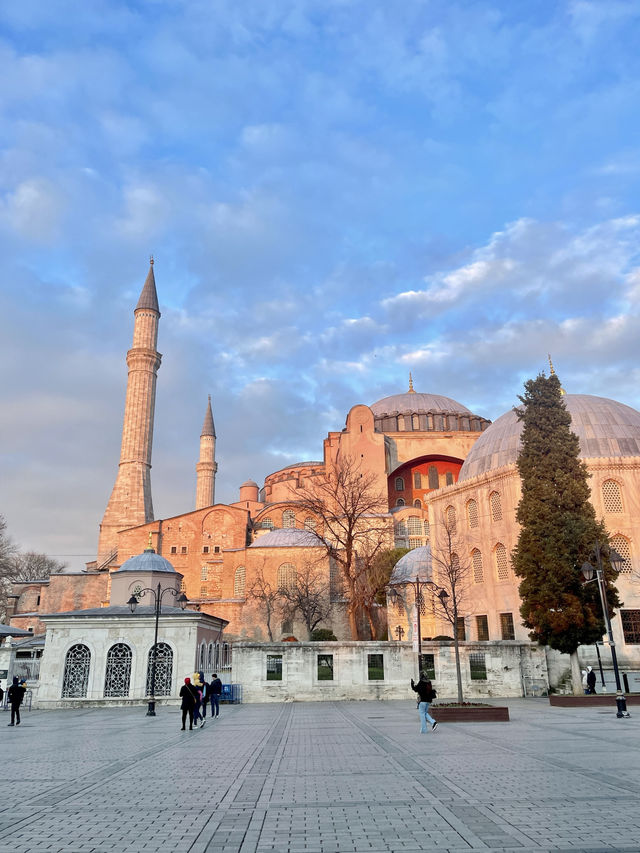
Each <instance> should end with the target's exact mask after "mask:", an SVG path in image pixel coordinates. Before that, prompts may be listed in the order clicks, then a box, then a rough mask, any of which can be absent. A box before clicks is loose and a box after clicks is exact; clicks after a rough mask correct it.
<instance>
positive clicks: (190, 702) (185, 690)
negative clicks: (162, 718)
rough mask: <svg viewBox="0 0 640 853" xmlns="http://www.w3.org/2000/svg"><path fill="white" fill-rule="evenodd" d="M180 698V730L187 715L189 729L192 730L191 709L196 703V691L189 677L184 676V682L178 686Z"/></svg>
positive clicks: (183, 726)
mask: <svg viewBox="0 0 640 853" xmlns="http://www.w3.org/2000/svg"><path fill="white" fill-rule="evenodd" d="M180 698H181V699H182V703H181V705H180V710H181V711H182V731H184V730H185V723H186V722H187V716H188V717H189V731H193V709H194V708H195V704H196V692H195V689H194V688H193V686H192V684H191V679H190V678H185V680H184V684H183V685H182V687H181V688H180Z"/></svg>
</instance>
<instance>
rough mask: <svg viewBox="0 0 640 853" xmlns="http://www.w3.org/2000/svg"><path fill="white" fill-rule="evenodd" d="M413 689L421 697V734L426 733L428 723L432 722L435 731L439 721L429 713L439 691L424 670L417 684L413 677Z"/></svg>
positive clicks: (419, 705) (419, 710) (419, 709)
mask: <svg viewBox="0 0 640 853" xmlns="http://www.w3.org/2000/svg"><path fill="white" fill-rule="evenodd" d="M411 689H412V690H415V692H416V693H417V694H418V697H419V701H418V712H419V714H420V734H421V735H426V733H427V723H430V724H431V731H432V732H433V731H435V728H436V726H437V725H438V723H437V721H436V720H434V719H433V717H432V716H431V715H430V714H429V705H430V704H431V703H432V702H433V700H434V699H435V698H436V696H437V693H436V691H435V690H434V688H433V686H432V684H431V682H430V681H429V679H428V678H427V673H426V672H424V671H423V672H421V673H420V681H418V683H417V684H415V683H414V680H413V678H412V679H411Z"/></svg>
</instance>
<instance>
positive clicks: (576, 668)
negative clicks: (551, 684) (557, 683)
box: [571, 649, 584, 696]
mask: <svg viewBox="0 0 640 853" xmlns="http://www.w3.org/2000/svg"><path fill="white" fill-rule="evenodd" d="M571 683H572V685H573V695H574V696H582V695H583V694H584V687H583V686H582V672H581V671H580V661H579V659H578V650H577V649H576V651H575V652H571Z"/></svg>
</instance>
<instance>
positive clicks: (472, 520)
mask: <svg viewBox="0 0 640 853" xmlns="http://www.w3.org/2000/svg"><path fill="white" fill-rule="evenodd" d="M467 521H468V523H469V527H470V528H473V527H477V526H478V503H477V501H474V500H473V498H472V499H471V500H470V501H467Z"/></svg>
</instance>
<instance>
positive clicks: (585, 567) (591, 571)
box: [582, 542, 630, 717]
mask: <svg viewBox="0 0 640 853" xmlns="http://www.w3.org/2000/svg"><path fill="white" fill-rule="evenodd" d="M594 556H595V558H596V567H595V568H594V567H593V566H592V565H591V563H589V562H585V563H583V564H582V574H583V575H584V577H585V583H592V582H594V581H595V582H596V583H597V584H598V592H599V593H600V604H601V605H602V615H603V616H604V622H605V625H606V628H607V637H608V639H609V647H610V648H611V662H612V663H613V673H614V675H615V679H616V692H617V695H616V704H617V706H618V713H617V715H616V716H618V717H629V716H630V714H629V712H628V711H627V702H626V700H625V697H624V696H623V695H622V684H621V682H620V670H619V669H618V656H617V654H616V643H615V640H614V639H613V630H612V628H611V618H610V616H609V605H608V604H607V587H606V580H605V577H604V569H603V568H602V546H601V545H600V543H599V542H596V545H595V548H594ZM609 561H610V563H611V565H612V566H613V567H614V569H616V570H617V571H619V567H621V566H622V564H623V563H624V560H623V558H622V557H621V556H620V554H618V553H617V552H616V551H614V549H613V548H609ZM603 680H604V679H603Z"/></svg>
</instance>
